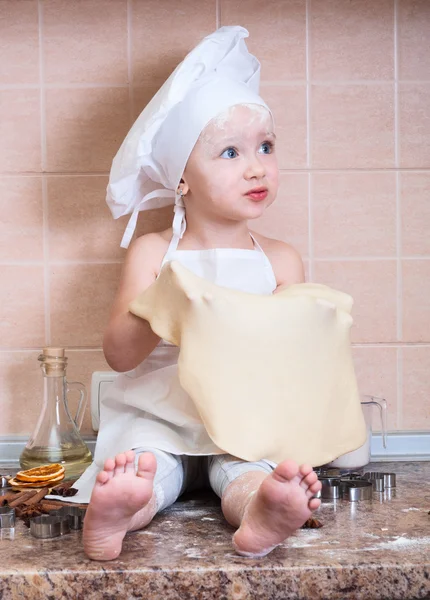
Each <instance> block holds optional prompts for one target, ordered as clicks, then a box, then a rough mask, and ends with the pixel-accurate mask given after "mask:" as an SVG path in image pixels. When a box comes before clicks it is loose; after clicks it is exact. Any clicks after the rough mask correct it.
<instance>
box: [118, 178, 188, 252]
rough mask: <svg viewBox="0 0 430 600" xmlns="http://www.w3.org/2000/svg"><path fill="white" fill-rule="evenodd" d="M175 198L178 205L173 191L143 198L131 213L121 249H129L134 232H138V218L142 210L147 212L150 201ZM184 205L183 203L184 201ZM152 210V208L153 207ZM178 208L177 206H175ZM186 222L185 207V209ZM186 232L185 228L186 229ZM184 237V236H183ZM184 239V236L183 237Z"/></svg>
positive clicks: (157, 192) (155, 191) (158, 192)
mask: <svg viewBox="0 0 430 600" xmlns="http://www.w3.org/2000/svg"><path fill="white" fill-rule="evenodd" d="M172 197H175V204H176V194H175V192H174V191H173V190H166V189H164V190H154V191H153V192H149V194H146V196H144V197H143V198H142V200H141V201H140V202H139V203H138V204H137V205H136V207H135V208H134V210H133V212H132V213H131V217H130V219H129V221H128V223H127V227H126V228H125V231H124V235H123V236H122V240H121V248H128V246H129V244H130V241H131V238H132V237H133V234H134V232H135V231H136V225H137V217H138V215H139V212H140V211H141V210H145V208H146V207H145V204H146V202H148V200H152V199H153V198H172ZM182 204H183V201H182ZM151 208H152V207H151ZM175 208H176V206H175ZM183 210H184V220H185V207H184V209H183ZM184 231H185V228H184ZM182 235H183V234H182ZM181 237H182V236H181Z"/></svg>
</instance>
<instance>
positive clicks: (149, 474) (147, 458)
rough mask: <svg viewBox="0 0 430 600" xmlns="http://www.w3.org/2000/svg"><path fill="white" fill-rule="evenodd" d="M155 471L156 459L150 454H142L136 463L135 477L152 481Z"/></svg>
mask: <svg viewBox="0 0 430 600" xmlns="http://www.w3.org/2000/svg"><path fill="white" fill-rule="evenodd" d="M156 470H157V459H156V458H155V456H154V455H153V454H152V452H144V453H143V454H141V455H140V456H139V460H138V463H137V476H138V477H144V478H145V479H152V478H153V477H154V476H155V472H156Z"/></svg>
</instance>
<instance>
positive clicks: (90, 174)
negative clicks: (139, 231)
mask: <svg viewBox="0 0 430 600" xmlns="http://www.w3.org/2000/svg"><path fill="white" fill-rule="evenodd" d="M397 171H400V172H407V173H418V174H420V173H424V174H428V173H430V168H422V169H418V168H407V167H404V168H402V169H396V168H395V167H394V168H388V169H381V168H378V169H370V168H363V169H359V168H358V169H352V168H348V169H321V168H315V169H312V173H328V174H344V173H393V172H394V173H396V172H397ZM279 172H280V173H281V175H302V174H303V173H308V172H309V169H308V168H307V167H305V168H303V169H299V168H295V169H285V168H282V169H279ZM42 176H44V177H108V176H109V171H80V172H78V171H46V172H44V173H43V174H42V173H41V172H40V171H34V172H32V171H16V172H13V171H3V172H1V171H0V178H2V177H42Z"/></svg>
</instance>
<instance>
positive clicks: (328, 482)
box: [320, 477, 341, 500]
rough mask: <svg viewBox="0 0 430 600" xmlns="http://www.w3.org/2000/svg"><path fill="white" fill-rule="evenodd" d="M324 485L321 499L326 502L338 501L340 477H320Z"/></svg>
mask: <svg viewBox="0 0 430 600" xmlns="http://www.w3.org/2000/svg"><path fill="white" fill-rule="evenodd" d="M320 481H321V484H322V487H321V496H320V497H321V498H323V499H324V500H336V499H337V498H340V496H341V493H340V483H341V482H340V479H339V478H338V477H320Z"/></svg>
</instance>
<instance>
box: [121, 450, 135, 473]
mask: <svg viewBox="0 0 430 600" xmlns="http://www.w3.org/2000/svg"><path fill="white" fill-rule="evenodd" d="M124 471H125V472H126V473H134V472H135V471H136V467H135V466H134V452H133V450H129V451H128V452H126V453H125V467H124Z"/></svg>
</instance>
